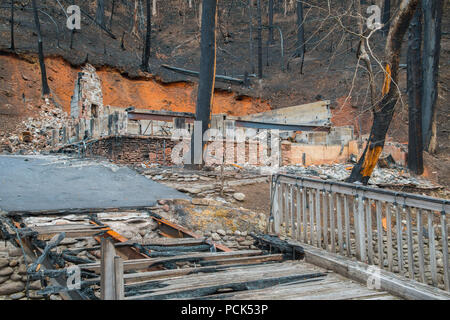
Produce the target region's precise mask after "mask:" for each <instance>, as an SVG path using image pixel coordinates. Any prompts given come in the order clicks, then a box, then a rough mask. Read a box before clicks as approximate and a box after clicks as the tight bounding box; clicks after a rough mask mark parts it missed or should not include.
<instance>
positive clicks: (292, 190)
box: [289, 185, 300, 239]
mask: <svg viewBox="0 0 450 320" xmlns="http://www.w3.org/2000/svg"><path fill="white" fill-rule="evenodd" d="M294 189H295V188H294V185H291V187H290V192H289V196H290V198H291V210H290V214H291V237H292V238H293V239H295V238H296V237H297V232H296V230H295V216H296V214H295V212H296V210H295V208H296V204H295V197H294ZM298 225H299V226H300V223H298Z"/></svg>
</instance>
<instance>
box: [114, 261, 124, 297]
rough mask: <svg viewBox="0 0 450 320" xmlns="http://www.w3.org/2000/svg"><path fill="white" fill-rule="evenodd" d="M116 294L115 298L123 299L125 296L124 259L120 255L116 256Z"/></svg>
mask: <svg viewBox="0 0 450 320" xmlns="http://www.w3.org/2000/svg"><path fill="white" fill-rule="evenodd" d="M114 295H115V300H123V299H124V298H125V284H124V280H123V260H122V258H120V257H118V256H115V257H114Z"/></svg>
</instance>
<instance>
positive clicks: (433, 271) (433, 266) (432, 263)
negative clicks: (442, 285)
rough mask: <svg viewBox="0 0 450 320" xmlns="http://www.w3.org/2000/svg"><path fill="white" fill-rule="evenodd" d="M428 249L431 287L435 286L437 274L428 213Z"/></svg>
mask: <svg viewBox="0 0 450 320" xmlns="http://www.w3.org/2000/svg"><path fill="white" fill-rule="evenodd" d="M427 216H428V247H429V249H430V268H431V281H432V283H433V286H437V272H436V246H435V245H434V238H435V236H434V226H433V213H432V212H428V215H427Z"/></svg>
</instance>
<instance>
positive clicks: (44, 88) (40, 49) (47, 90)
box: [32, 0, 50, 96]
mask: <svg viewBox="0 0 450 320" xmlns="http://www.w3.org/2000/svg"><path fill="white" fill-rule="evenodd" d="M32 5H33V15H34V24H35V26H36V33H37V37H38V55H39V66H40V68H41V80H42V95H43V96H45V95H48V94H50V88H49V86H48V82H47V71H46V69H45V62H44V49H43V46H42V35H41V24H40V23H39V16H38V11H37V6H36V0H32Z"/></svg>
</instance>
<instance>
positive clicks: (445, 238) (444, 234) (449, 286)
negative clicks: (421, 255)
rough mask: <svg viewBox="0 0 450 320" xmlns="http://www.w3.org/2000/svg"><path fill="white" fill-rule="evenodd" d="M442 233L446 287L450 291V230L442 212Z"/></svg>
mask: <svg viewBox="0 0 450 320" xmlns="http://www.w3.org/2000/svg"><path fill="white" fill-rule="evenodd" d="M441 228H442V230H441V232H442V260H443V262H444V286H445V290H447V291H450V271H449V265H448V228H447V217H446V215H445V212H441Z"/></svg>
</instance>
